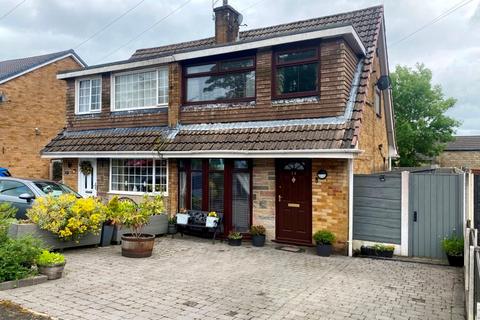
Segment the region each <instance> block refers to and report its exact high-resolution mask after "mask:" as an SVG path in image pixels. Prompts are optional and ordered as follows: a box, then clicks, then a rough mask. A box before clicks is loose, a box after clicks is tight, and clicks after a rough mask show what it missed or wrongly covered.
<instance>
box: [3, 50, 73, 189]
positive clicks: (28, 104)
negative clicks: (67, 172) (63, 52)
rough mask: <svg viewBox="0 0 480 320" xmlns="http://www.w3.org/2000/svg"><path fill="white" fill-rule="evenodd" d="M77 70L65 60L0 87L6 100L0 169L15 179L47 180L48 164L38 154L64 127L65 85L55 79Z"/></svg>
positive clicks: (4, 104) (71, 63)
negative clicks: (7, 170) (6, 170)
mask: <svg viewBox="0 0 480 320" xmlns="http://www.w3.org/2000/svg"><path fill="white" fill-rule="evenodd" d="M78 68H79V64H78V63H77V62H76V61H75V60H74V59H72V58H71V57H68V58H65V59H62V60H59V61H56V62H54V63H51V64H48V65H46V66H44V67H41V68H39V69H36V70H34V71H32V72H29V73H26V74H25V75H23V76H20V77H18V78H15V79H13V80H10V81H8V82H5V83H3V84H0V92H3V93H4V94H5V95H6V96H7V99H8V100H7V101H6V102H3V103H1V104H0V114H1V121H0V167H7V168H9V169H10V171H11V172H12V174H13V175H15V176H21V177H26V178H45V179H48V178H49V177H50V174H49V171H50V160H48V159H41V157H40V151H41V150H42V149H43V148H44V147H45V145H46V144H47V143H48V142H50V140H51V139H53V138H54V137H55V136H56V135H57V134H58V132H59V131H61V130H62V128H63V127H64V126H65V92H66V85H65V82H64V81H61V80H57V79H56V75H57V72H58V71H60V70H69V69H78ZM36 128H38V130H36Z"/></svg>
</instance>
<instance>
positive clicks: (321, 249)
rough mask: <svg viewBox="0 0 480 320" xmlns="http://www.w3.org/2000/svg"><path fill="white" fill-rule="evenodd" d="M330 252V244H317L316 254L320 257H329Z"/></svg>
mask: <svg viewBox="0 0 480 320" xmlns="http://www.w3.org/2000/svg"><path fill="white" fill-rule="evenodd" d="M331 254H332V245H331V244H317V255H319V256H321V257H330V255H331Z"/></svg>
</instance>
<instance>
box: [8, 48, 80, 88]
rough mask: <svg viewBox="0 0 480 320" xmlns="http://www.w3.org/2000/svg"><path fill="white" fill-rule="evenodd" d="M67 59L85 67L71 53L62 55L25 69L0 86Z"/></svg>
mask: <svg viewBox="0 0 480 320" xmlns="http://www.w3.org/2000/svg"><path fill="white" fill-rule="evenodd" d="M67 57H72V58H73V60H75V61H76V62H77V63H78V64H79V65H81V66H83V67H85V64H84V63H83V62H82V61H80V60H78V59H77V57H76V56H75V55H74V54H73V53H71V52H70V53H67V54H65V55H63V56H61V57H58V58H55V59H52V60H48V61H47V62H44V63H42V64H39V65H37V66H35V67H33V68H30V69H27V70H25V71H22V72H20V73H17V74H15V75H13V76H11V77H9V78H6V79H3V80H0V84H2V83H5V82H7V81H10V80H13V79H15V78H18V77H20V76H23V75H24V74H27V73H29V72H32V71H34V70H37V69H40V68H42V67H45V66H47V65H49V64H51V63H54V62H57V61H59V60H62V59H65V58H67Z"/></svg>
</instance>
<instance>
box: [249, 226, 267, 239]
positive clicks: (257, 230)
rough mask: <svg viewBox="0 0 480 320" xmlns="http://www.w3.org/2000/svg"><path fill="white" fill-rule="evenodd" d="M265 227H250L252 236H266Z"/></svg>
mask: <svg viewBox="0 0 480 320" xmlns="http://www.w3.org/2000/svg"><path fill="white" fill-rule="evenodd" d="M265 232H266V230H265V227H264V226H262V225H256V226H251V227H250V234H251V235H252V236H264V235H265Z"/></svg>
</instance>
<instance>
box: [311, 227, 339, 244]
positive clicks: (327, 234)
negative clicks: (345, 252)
mask: <svg viewBox="0 0 480 320" xmlns="http://www.w3.org/2000/svg"><path fill="white" fill-rule="evenodd" d="M313 240H314V241H315V243H316V244H332V243H333V242H334V241H335V235H334V234H333V233H332V232H331V231H328V230H319V231H317V232H315V234H314V235H313Z"/></svg>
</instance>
